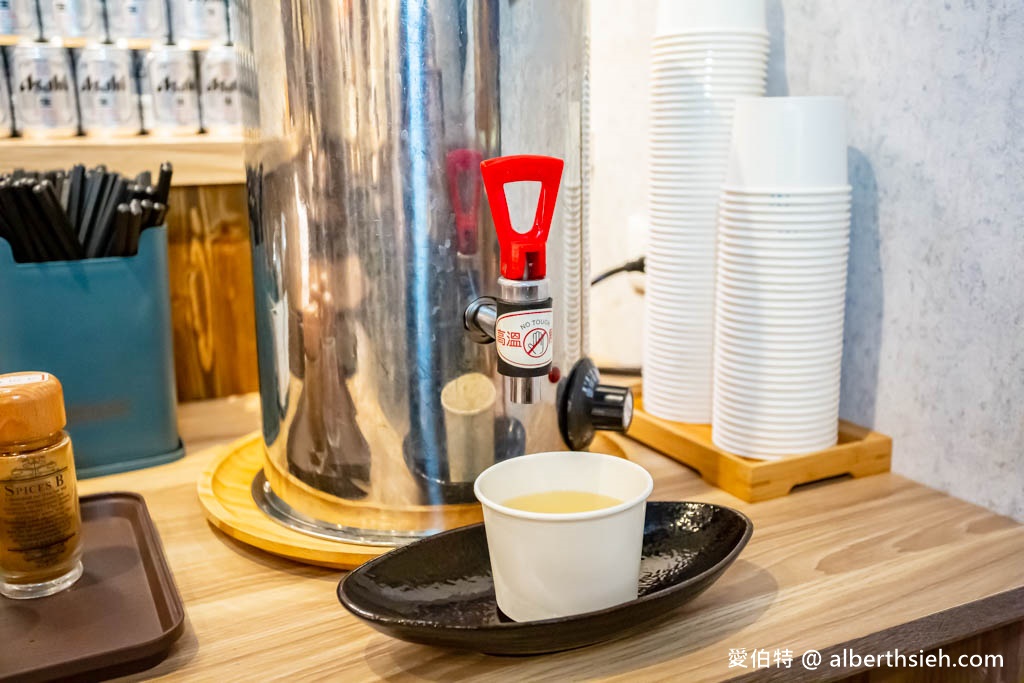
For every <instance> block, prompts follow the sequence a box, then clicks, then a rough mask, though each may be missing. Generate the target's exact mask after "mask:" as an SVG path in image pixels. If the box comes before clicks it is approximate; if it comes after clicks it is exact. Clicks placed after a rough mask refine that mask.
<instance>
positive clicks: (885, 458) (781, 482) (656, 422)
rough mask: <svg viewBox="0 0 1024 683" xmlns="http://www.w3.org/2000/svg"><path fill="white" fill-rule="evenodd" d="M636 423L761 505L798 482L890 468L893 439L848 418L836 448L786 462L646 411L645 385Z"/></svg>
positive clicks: (658, 444)
mask: <svg viewBox="0 0 1024 683" xmlns="http://www.w3.org/2000/svg"><path fill="white" fill-rule="evenodd" d="M633 393H634V394H635V401H636V402H635V407H634V411H633V424H632V426H631V427H630V428H629V431H628V432H627V435H628V436H630V437H632V438H634V439H636V440H637V441H639V442H640V443H642V444H644V445H646V446H649V447H651V448H653V449H654V450H656V451H658V452H660V453H663V454H664V455H667V456H668V457H670V458H672V459H673V460H677V461H679V462H681V463H683V464H684V465H687V466H688V467H692V468H693V469H695V470H697V472H699V473H700V476H701V478H702V479H704V481H706V482H707V483H709V484H711V485H712V486H717V487H718V488H720V489H723V490H724V491H728V492H729V493H731V494H732V495H734V496H736V497H737V498H740V499H742V500H745V501H747V502H748V503H756V502H758V501H761V500H768V499H770V498H778V497H780V496H785V495H788V494H789V493H790V492H791V491H792V490H793V488H794V487H795V486H799V485H800V484H809V483H811V482H815V481H820V480H822V479H830V478H833V477H839V476H843V475H847V474H849V475H851V476H853V477H866V476H868V475H871V474H881V473H882V472H888V471H889V468H890V461H891V459H892V439H891V438H890V437H888V436H886V435H885V434H880V433H878V432H875V431H872V430H870V429H868V428H867V427H861V426H859V425H855V424H853V423H852V422H847V421H845V420H840V421H839V440H838V442H837V443H836V445H835V446H833V447H831V448H827V449H825V450H823V451H819V452H817V453H809V454H807V455H797V456H793V457H788V458H783V459H780V460H753V459H751V458H744V457H742V456H739V455H733V454H732V453H727V452H726V451H724V450H722V449H721V448H719V447H718V446H716V445H715V444H714V443H713V442H712V441H711V425H709V424H685V423H681V422H670V421H669V420H663V419H661V418H658V417H654V416H652V415H650V414H648V413H646V412H645V411H644V406H643V395H642V392H641V387H640V385H639V384H637V385H635V386H634V387H633Z"/></svg>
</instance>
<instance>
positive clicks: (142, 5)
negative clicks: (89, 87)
mask: <svg viewBox="0 0 1024 683" xmlns="http://www.w3.org/2000/svg"><path fill="white" fill-rule="evenodd" d="M0 2H2V0H0ZM106 5H107V34H108V37H109V38H110V40H111V41H112V42H115V43H116V42H118V41H120V40H138V39H149V40H166V39H167V37H168V33H167V8H166V7H165V5H164V2H163V0H107V2H106Z"/></svg>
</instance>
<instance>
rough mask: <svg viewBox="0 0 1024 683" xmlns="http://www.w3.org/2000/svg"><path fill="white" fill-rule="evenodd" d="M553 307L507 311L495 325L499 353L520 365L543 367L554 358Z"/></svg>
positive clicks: (501, 356) (507, 360)
mask: <svg viewBox="0 0 1024 683" xmlns="http://www.w3.org/2000/svg"><path fill="white" fill-rule="evenodd" d="M552 319H553V315H552V310H551V309H550V308H535V309H532V310H519V311H511V312H508V313H504V314H502V315H500V316H498V320H497V322H496V323H495V325H494V341H495V345H496V347H497V351H498V357H499V358H501V360H503V361H505V362H506V363H508V364H509V365H512V366H514V367H518V368H543V367H546V366H547V365H550V364H551V361H552V359H553V358H554V344H552V339H551V328H552Z"/></svg>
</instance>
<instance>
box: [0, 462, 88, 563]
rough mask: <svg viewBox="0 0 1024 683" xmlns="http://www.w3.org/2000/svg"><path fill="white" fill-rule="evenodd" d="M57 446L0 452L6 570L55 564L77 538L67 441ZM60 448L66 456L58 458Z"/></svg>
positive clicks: (0, 550) (1, 549)
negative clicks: (16, 454) (18, 454)
mask: <svg viewBox="0 0 1024 683" xmlns="http://www.w3.org/2000/svg"><path fill="white" fill-rule="evenodd" d="M56 451H57V452H56V453H54V452H50V453H47V454H46V455H39V456H26V457H22V458H18V459H14V458H0V554H2V556H3V557H2V559H3V564H4V568H5V569H6V570H7V571H11V572H25V573H30V572H38V571H41V570H42V571H45V570H47V569H50V568H53V567H54V566H58V567H59V566H60V565H61V564H62V563H63V562H64V561H66V559H67V556H68V555H69V554H70V551H71V549H72V548H74V547H75V546H76V545H77V543H78V540H79V539H78V534H79V532H80V521H79V517H78V497H77V495H76V491H75V472H74V470H73V469H71V467H70V458H71V457H73V456H72V455H71V446H70V443H69V444H68V445H67V446H66V447H65V448H63V449H61V448H58V449H56ZM65 451H66V456H67V458H68V459H69V460H68V461H67V462H58V460H64V456H65ZM55 456H60V457H55Z"/></svg>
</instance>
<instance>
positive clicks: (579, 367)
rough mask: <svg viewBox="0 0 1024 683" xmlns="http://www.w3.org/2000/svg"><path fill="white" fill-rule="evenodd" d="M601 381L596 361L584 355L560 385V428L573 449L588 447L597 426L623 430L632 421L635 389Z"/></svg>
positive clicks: (618, 430) (578, 449)
mask: <svg viewBox="0 0 1024 683" xmlns="http://www.w3.org/2000/svg"><path fill="white" fill-rule="evenodd" d="M600 382H601V375H600V373H599V372H598V371H597V367H596V366H595V365H594V363H593V361H591V360H590V359H589V358H583V359H581V360H579V361H578V362H577V363H576V365H574V366H573V368H572V371H571V372H570V373H569V376H568V377H566V378H565V379H564V380H562V382H561V383H560V384H559V385H558V429H559V431H560V432H561V433H562V439H563V440H564V441H565V443H566V444H567V445H568V446H569V448H572V449H573V450H576V451H581V450H583V449H585V448H586V447H587V446H589V445H590V442H591V441H593V440H594V432H595V430H597V429H605V430H610V431H616V432H624V431H626V430H627V429H628V428H629V424H630V422H632V421H633V392H631V391H630V390H629V389H627V388H625V387H614V386H610V385H607V384H601V383H600Z"/></svg>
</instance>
